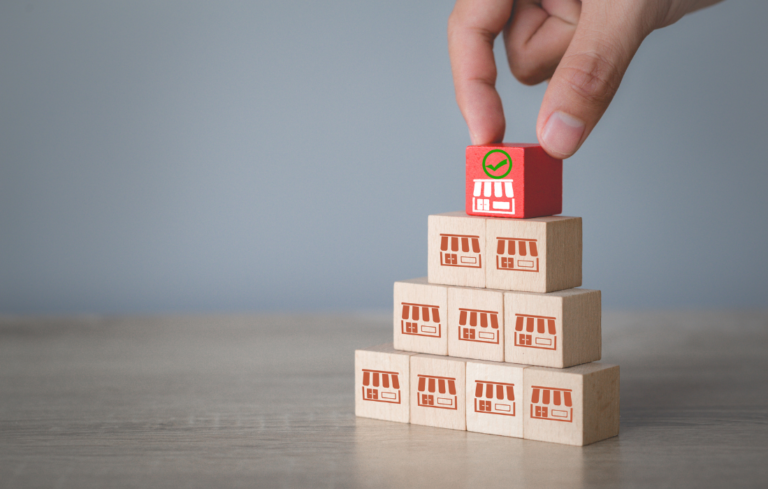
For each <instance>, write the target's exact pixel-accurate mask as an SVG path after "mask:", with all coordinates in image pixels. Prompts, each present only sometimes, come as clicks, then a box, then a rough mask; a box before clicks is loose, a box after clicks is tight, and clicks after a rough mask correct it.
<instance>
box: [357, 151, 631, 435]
mask: <svg viewBox="0 0 768 489" xmlns="http://www.w3.org/2000/svg"><path fill="white" fill-rule="evenodd" d="M466 156H467V183H466V187H465V190H466V196H465V197H466V199H465V202H466V206H467V207H466V209H465V211H458V212H446V213H443V214H436V215H431V216H429V217H428V220H427V221H428V222H427V227H428V233H427V255H428V263H427V270H428V276H427V277H421V278H414V279H408V280H401V281H398V282H395V285H394V294H393V298H394V317H393V333H394V334H393V340H394V341H393V343H390V344H386V345H380V346H377V347H372V348H369V349H364V350H358V351H357V352H356V353H355V390H356V394H355V413H356V414H357V415H358V416H363V417H370V418H376V419H383V420H388V421H400V422H406V423H413V424H420V425H426V426H434V427H438V428H449V429H454V430H468V431H473V432H478V433H487V434H492V435H500V436H509V437H515V438H524V439H529V440H538V441H545V442H554V443H562V444H566V445H576V446H583V445H588V444H590V443H594V442H598V441H600V440H604V439H606V438H610V437H613V436H616V435H618V433H619V367H618V365H609V364H604V363H600V362H598V360H600V358H601V356H602V331H601V293H600V291H599V290H590V289H584V288H581V285H582V283H581V275H582V270H581V262H582V219H581V218H580V217H566V216H555V215H554V214H559V213H560V212H561V210H562V162H561V161H560V160H554V159H553V158H551V157H549V156H548V155H547V154H546V153H544V151H543V150H542V149H541V147H540V146H538V145H535V144H497V145H488V146H469V147H468V148H467V154H466Z"/></svg>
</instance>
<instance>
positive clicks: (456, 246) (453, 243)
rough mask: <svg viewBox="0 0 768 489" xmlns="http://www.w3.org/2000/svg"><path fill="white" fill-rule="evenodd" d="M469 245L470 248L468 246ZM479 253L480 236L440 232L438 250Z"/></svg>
mask: <svg viewBox="0 0 768 489" xmlns="http://www.w3.org/2000/svg"><path fill="white" fill-rule="evenodd" d="M470 245H471V248H470ZM470 249H471V251H472V253H480V236H462V235H459V234H441V235H440V250H441V251H449V250H450V251H453V252H458V251H459V250H461V251H462V253H469V252H470Z"/></svg>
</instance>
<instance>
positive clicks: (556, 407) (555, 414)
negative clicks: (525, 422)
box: [530, 385, 573, 423]
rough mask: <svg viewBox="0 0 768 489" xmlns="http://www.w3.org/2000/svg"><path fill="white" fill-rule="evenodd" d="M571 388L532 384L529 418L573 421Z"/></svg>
mask: <svg viewBox="0 0 768 489" xmlns="http://www.w3.org/2000/svg"><path fill="white" fill-rule="evenodd" d="M571 391H572V389H560V388H557V387H542V386H536V385H534V386H533V391H532V393H531V403H530V404H531V418H534V419H546V420H549V421H564V422H566V423H572V422H573V399H572V397H571Z"/></svg>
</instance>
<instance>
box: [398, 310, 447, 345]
mask: <svg viewBox="0 0 768 489" xmlns="http://www.w3.org/2000/svg"><path fill="white" fill-rule="evenodd" d="M400 305H401V306H402V308H403V312H402V316H401V317H402V319H401V320H400V329H401V332H402V333H403V334H410V335H415V336H427V337H430V338H440V336H441V335H442V332H443V328H442V326H441V323H440V307H439V306H430V305H427V304H412V303H409V302H401V303H400Z"/></svg>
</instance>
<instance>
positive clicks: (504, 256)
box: [496, 238, 539, 272]
mask: <svg viewBox="0 0 768 489" xmlns="http://www.w3.org/2000/svg"><path fill="white" fill-rule="evenodd" d="M496 268H497V269H498V270H515V271H518V272H538V271H539V247H538V245H537V244H536V240H535V239H523V238H497V240H496Z"/></svg>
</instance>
